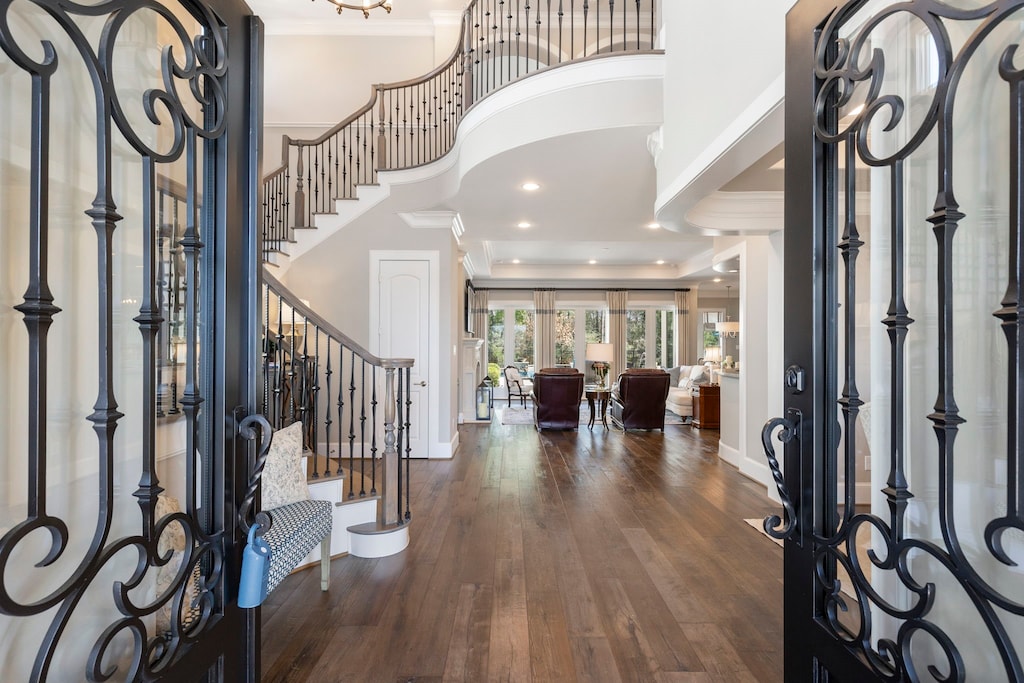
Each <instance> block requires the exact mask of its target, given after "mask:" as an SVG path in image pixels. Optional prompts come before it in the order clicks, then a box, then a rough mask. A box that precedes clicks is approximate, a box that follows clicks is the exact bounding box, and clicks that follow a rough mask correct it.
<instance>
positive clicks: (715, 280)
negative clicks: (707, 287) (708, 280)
mask: <svg viewBox="0 0 1024 683" xmlns="http://www.w3.org/2000/svg"><path fill="white" fill-rule="evenodd" d="M721 281H722V278H720V277H716V278H715V279H714V280H712V282H721Z"/></svg>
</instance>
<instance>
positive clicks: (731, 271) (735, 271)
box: [729, 270, 740, 273]
mask: <svg viewBox="0 0 1024 683" xmlns="http://www.w3.org/2000/svg"><path fill="white" fill-rule="evenodd" d="M729 272H730V273H738V272H740V271H738V270H730V271H729Z"/></svg>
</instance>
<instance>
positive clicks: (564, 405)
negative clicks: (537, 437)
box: [532, 368, 583, 430]
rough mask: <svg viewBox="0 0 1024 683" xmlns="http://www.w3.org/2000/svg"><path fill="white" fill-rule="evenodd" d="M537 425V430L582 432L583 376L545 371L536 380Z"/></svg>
mask: <svg viewBox="0 0 1024 683" xmlns="http://www.w3.org/2000/svg"><path fill="white" fill-rule="evenodd" d="M532 397H533V423H534V424H535V425H536V426H537V429H538V430H540V429H572V430H576V429H579V426H580V400H581V399H582V398H583V373H581V372H580V371H579V370H576V369H575V368H543V369H542V370H541V371H540V372H538V373H537V374H535V375H534V376H533V395H532Z"/></svg>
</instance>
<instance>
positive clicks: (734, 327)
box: [715, 320, 740, 337]
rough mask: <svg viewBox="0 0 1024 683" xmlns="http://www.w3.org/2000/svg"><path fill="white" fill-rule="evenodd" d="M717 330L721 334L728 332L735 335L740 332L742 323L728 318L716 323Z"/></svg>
mask: <svg viewBox="0 0 1024 683" xmlns="http://www.w3.org/2000/svg"><path fill="white" fill-rule="evenodd" d="M715 330H717V331H718V333H719V334H727V335H729V336H732V337H735V336H736V335H738V334H739V333H740V324H739V323H738V322H736V321H733V320H727V321H725V322H720V323H715Z"/></svg>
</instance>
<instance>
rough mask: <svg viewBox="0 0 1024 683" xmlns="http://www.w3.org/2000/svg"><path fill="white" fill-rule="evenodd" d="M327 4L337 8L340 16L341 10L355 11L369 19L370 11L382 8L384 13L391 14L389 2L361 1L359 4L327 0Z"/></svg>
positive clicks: (387, 0)
mask: <svg viewBox="0 0 1024 683" xmlns="http://www.w3.org/2000/svg"><path fill="white" fill-rule="evenodd" d="M328 2H330V3H331V4H332V5H334V6H335V7H337V8H338V14H341V10H343V9H357V10H359V11H360V12H362V13H363V16H364V17H365V18H367V19H369V18H370V10H373V9H377V8H378V7H383V8H384V11H385V12H387V13H388V14H391V0H363V2H362V3H361V4H352V3H348V2H341V0H328Z"/></svg>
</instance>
